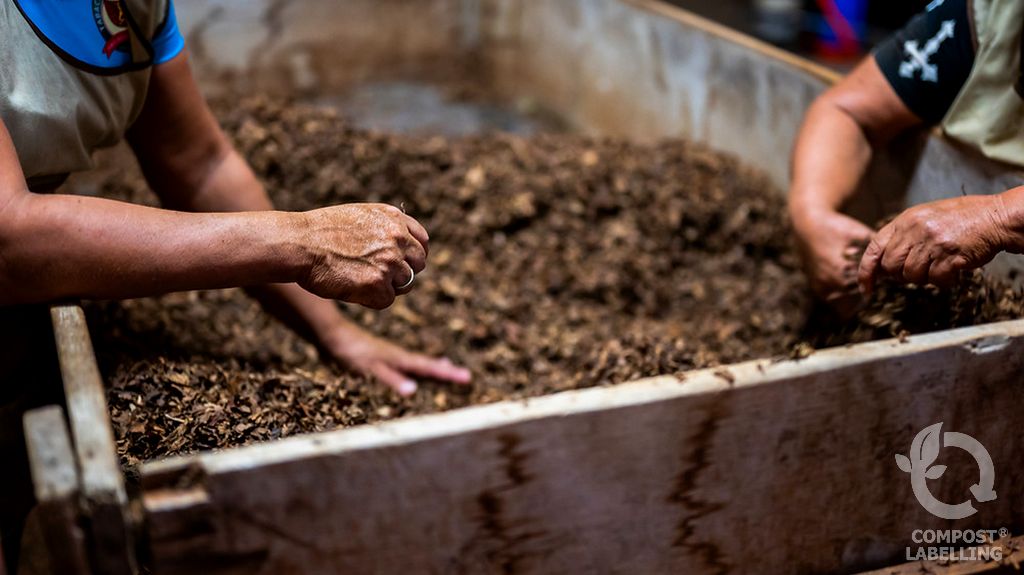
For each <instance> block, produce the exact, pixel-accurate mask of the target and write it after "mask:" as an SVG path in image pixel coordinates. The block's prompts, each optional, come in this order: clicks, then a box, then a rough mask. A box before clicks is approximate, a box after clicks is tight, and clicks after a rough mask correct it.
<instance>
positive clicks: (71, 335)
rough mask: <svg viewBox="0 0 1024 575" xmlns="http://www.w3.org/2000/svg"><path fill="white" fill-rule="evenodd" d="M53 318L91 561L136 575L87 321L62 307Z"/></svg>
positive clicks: (106, 569)
mask: <svg viewBox="0 0 1024 575" xmlns="http://www.w3.org/2000/svg"><path fill="white" fill-rule="evenodd" d="M51 318H52V320H53V327H54V337H55V339H56V344H57V355H58V357H59V360H60V369H61V377H62V378H63V380H64V394H65V397H66V399H67V409H68V419H69V421H70V424H71V432H72V436H73V438H74V447H75V453H76V455H77V458H78V462H79V468H80V469H81V479H80V481H81V494H82V498H83V501H84V507H85V509H84V511H85V512H86V513H87V514H88V517H89V529H90V533H91V535H92V539H91V544H92V552H93V560H94V561H95V565H96V569H97V571H98V572H99V573H111V574H118V575H119V574H127V573H134V572H135V571H136V566H135V560H134V555H133V551H134V544H133V542H132V541H133V540H132V534H131V529H132V521H131V517H130V515H129V512H128V505H127V503H128V497H127V494H126V492H125V485H124V475H123V474H122V472H121V467H120V465H119V463H118V460H117V449H116V444H115V443H114V432H113V429H112V427H111V425H110V415H109V413H108V411H107V403H106V395H105V391H104V389H103V381H102V379H101V378H100V372H99V368H98V367H97V365H96V357H95V354H94V353H93V348H92V342H91V340H90V338H89V330H88V327H87V326H86V323H85V315H84V313H83V312H82V309H81V308H80V307H78V306H77V305H64V306H55V307H53V308H52V310H51Z"/></svg>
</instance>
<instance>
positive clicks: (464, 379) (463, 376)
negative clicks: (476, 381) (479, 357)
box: [458, 368, 473, 383]
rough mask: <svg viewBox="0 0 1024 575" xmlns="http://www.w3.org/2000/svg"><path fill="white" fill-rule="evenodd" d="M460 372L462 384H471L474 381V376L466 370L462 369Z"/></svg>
mask: <svg viewBox="0 0 1024 575" xmlns="http://www.w3.org/2000/svg"><path fill="white" fill-rule="evenodd" d="M458 372H459V380H460V381H462V383H469V382H470V381H471V380H472V379H473V374H472V373H470V371H469V370H468V369H466V368H461V369H459V370H458Z"/></svg>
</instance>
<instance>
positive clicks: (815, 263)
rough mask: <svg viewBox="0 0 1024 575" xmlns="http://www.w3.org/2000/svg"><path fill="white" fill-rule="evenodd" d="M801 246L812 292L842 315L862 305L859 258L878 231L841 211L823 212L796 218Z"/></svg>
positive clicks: (812, 212)
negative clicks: (859, 289)
mask: <svg viewBox="0 0 1024 575" xmlns="http://www.w3.org/2000/svg"><path fill="white" fill-rule="evenodd" d="M793 220H794V227H795V229H796V237H797V245H798V248H799V251H800V256H801V259H802V260H803V264H804V271H805V273H806V274H807V278H808V281H809V282H810V285H811V290H812V291H813V292H814V294H815V296H817V297H818V298H819V299H821V300H822V301H824V302H826V303H828V304H829V305H830V306H831V307H832V308H833V309H835V310H836V311H837V312H839V313H840V314H842V315H849V314H850V313H852V312H853V310H854V309H855V308H856V306H857V304H858V303H859V302H860V294H859V293H858V292H857V256H858V255H859V252H860V248H858V246H864V245H867V243H868V241H869V240H870V238H871V236H872V235H873V234H874V230H872V229H871V228H869V227H868V226H866V225H864V224H862V223H861V222H859V221H857V220H855V219H853V218H851V217H849V216H846V215H843V214H841V213H839V212H837V211H833V210H828V209H821V210H817V211H811V212H806V213H803V214H800V215H799V216H795V217H794V218H793Z"/></svg>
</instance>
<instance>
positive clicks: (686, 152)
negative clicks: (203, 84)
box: [88, 98, 1024, 464]
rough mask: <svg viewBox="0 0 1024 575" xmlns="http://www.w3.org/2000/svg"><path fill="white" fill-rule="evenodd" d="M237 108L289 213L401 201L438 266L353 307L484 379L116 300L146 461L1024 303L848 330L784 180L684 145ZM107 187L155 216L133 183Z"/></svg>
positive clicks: (970, 293)
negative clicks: (404, 391) (414, 127)
mask: <svg viewBox="0 0 1024 575" xmlns="http://www.w3.org/2000/svg"><path fill="white" fill-rule="evenodd" d="M217 109H218V116H219V117H220V119H221V121H222V123H223V125H224V126H225V128H226V130H227V131H228V133H229V134H230V135H231V137H232V138H233V139H234V141H235V143H236V144H237V146H238V147H239V149H240V150H241V151H242V153H243V154H244V155H245V156H246V157H247V158H248V159H249V161H250V162H251V163H252V165H253V166H254V168H255V169H256V171H257V173H258V174H259V175H260V176H261V178H262V179H263V181H264V182H265V183H266V185H267V188H268V190H269V192H270V194H271V196H272V197H273V200H274V202H275V204H276V205H277V206H278V207H279V208H282V209H287V210H307V209H311V208H316V207H320V206H326V205H331V204H336V203H343V202H385V203H389V204H393V205H400V206H403V207H404V209H405V210H406V211H407V212H408V213H409V214H410V215H413V216H414V217H416V218H417V219H418V220H419V221H420V222H422V223H423V224H424V225H425V227H426V228H427V229H428V230H429V231H430V233H431V256H430V261H429V266H428V270H427V271H426V272H425V273H424V274H422V275H421V276H418V277H417V282H416V286H417V287H416V290H415V291H414V292H413V293H412V294H411V295H409V296H407V297H404V298H400V300H399V301H398V302H397V303H396V304H395V305H394V306H393V307H392V308H390V309H389V310H387V311H384V312H372V311H369V310H365V309H361V308H358V307H355V306H346V308H345V312H346V313H347V314H348V316H349V317H351V318H352V319H353V320H355V321H357V322H358V323H360V324H362V325H364V326H365V327H366V328H367V329H369V330H371V331H372V332H374V333H376V334H378V335H380V336H383V337H386V338H389V339H390V340H392V341H394V342H397V343H400V344H402V345H404V346H407V347H409V348H411V349H413V350H418V351H422V352H424V353H428V354H438V355H447V356H448V357H451V358H452V359H453V360H454V361H456V362H458V363H461V364H464V365H466V366H467V367H469V368H470V369H471V370H472V371H473V373H474V377H475V382H474V384H473V385H472V386H471V387H454V386H449V385H443V384H436V383H431V382H421V387H420V391H419V393H418V394H417V395H416V396H415V397H413V398H409V399H401V398H399V397H397V396H396V395H394V394H392V393H391V392H390V391H389V390H387V389H386V388H384V387H383V386H382V385H379V384H376V383H374V382H372V381H368V380H366V379H364V378H362V377H359V376H355V375H352V374H349V373H347V372H346V371H345V370H344V368H342V367H340V366H337V365H335V364H333V363H331V362H330V361H329V358H323V359H320V358H318V354H317V352H316V350H315V349H314V347H313V346H311V345H310V344H308V343H306V342H304V341H302V340H301V339H299V338H298V337H297V336H295V335H293V334H292V333H291V332H290V331H288V330H287V329H286V328H285V327H283V326H282V325H281V324H279V323H277V322H276V321H275V320H272V319H270V318H269V316H267V315H265V314H264V313H263V312H262V311H261V310H260V309H259V307H258V306H257V305H256V304H255V303H253V301H251V300H250V299H249V298H248V297H247V296H246V295H245V294H244V292H242V291H241V290H225V291H213V292H200V293H187V294H173V295H168V296H164V297H160V298H150V299H141V300H133V301H126V302H107V303H96V304H93V305H91V306H90V308H89V310H88V311H89V313H90V316H91V317H90V321H91V326H92V328H93V331H94V334H93V337H94V340H95V342H96V347H97V352H98V355H99V357H100V361H101V366H102V369H103V371H104V375H105V377H106V380H107V381H108V383H109V385H110V391H109V401H110V405H111V410H112V412H113V417H114V423H115V427H116V433H117V437H118V445H119V448H120V450H121V455H122V458H123V460H124V461H125V463H127V464H134V463H137V462H139V461H140V460H147V459H151V458H155V457H160V456H165V455H169V454H176V453H183V452H189V451H194V450H205V449H211V448H218V447H224V446H229V445H239V444H245V443H249V442H254V441H262V440H268V439H274V438H280V437H285V436H288V435H292V434H296V433H300V432H310V431H319V430H326V429H331V428H335V427H343V426H352V425H358V424H364V423H370V422H376V421H382V420H387V419H392V418H396V417H401V416H404V415H408V414H414V413H427V412H434V411H442V410H446V409H452V408H456V407H461V406H466V405H469V404H479V403H487V402H493V401H498V400H503V399H513V398H525V397H531V396H537V395H542V394H548V393H552V392H557V391H562V390H568V389H577V388H584V387H589V386H598V385H611V384H616V383H620V382H624V381H628V380H633V379H636V378H640V377H645V376H653V375H663V374H680V373H682V372H684V371H687V370H690V369H694V368H701V367H711V366H716V365H720V364H725V363H732V362H736V361H742V360H748V359H754V358H768V357H785V356H790V355H803V354H805V353H806V351H801V350H806V349H807V348H808V346H823V345H840V344H844V343H850V342H855V341H865V340H868V339H874V338H879V337H890V336H894V335H901V334H902V333H905V332H920V331H929V330H934V329H942V328H947V327H952V326H962V325H971V324H975V323H984V322H989V321H995V320H1001V319H1008V318H1012V317H1018V316H1020V315H1021V312H1022V310H1024V299H1022V298H1021V297H1020V296H1019V294H1017V293H1015V292H1013V291H1012V290H1010V289H1008V288H1006V287H1004V286H999V285H995V284H992V283H991V282H988V281H987V280H983V279H981V278H980V276H979V277H973V278H969V279H968V281H967V282H965V283H964V284H963V285H962V286H961V287H960V288H958V289H957V290H955V291H953V292H939V291H937V290H934V289H931V288H894V287H892V286H883V289H881V290H880V291H879V295H878V296H877V297H876V298H875V299H873V300H872V301H871V302H868V304H867V305H866V306H865V307H864V308H863V309H862V311H861V313H860V314H859V315H858V317H857V318H855V319H854V320H852V321H849V322H839V321H838V320H836V319H835V318H832V317H831V316H830V315H828V314H827V313H823V312H819V311H818V310H816V309H815V308H814V307H813V306H812V305H811V303H810V298H809V296H808V295H807V293H806V292H805V288H804V279H803V277H802V275H801V273H800V271H799V267H798V265H799V264H798V260H797V257H796V255H795V250H794V249H793V247H792V246H791V243H790V242H791V239H790V238H791V235H790V229H789V225H788V222H787V220H786V217H785V208H784V204H783V201H782V200H781V196H780V195H779V194H777V193H775V191H773V190H772V189H771V184H770V183H769V181H768V180H767V178H766V177H765V176H763V175H761V174H759V173H757V172H755V171H752V170H750V169H747V168H745V167H743V166H742V165H740V164H739V163H738V162H737V161H736V160H735V159H732V158H730V157H727V156H722V155H720V154H716V153H712V152H711V151H709V150H707V149H705V148H703V147H700V146H698V145H695V144H692V143H688V142H684V141H663V142H659V143H657V144H651V145H639V144H634V143H627V142H623V141H618V140H609V139H594V138H589V137H584V136H580V135H572V134H556V135H541V136H534V137H530V138H521V137H515V136H510V135H503V134H489V135H481V136H472V137H465V138H456V139H442V138H431V137H416V136H399V135H388V134H377V133H369V132H364V131H359V130H355V129H352V128H351V127H350V126H349V125H348V124H347V123H346V122H345V121H344V120H343V119H342V118H339V117H337V116H336V115H335V114H333V113H331V112H330V111H328V110H323V109H316V108H311V107H304V106H298V105H290V104H289V103H287V102H283V101H276V100H269V99H265V98H253V99H248V100H245V101H244V102H241V103H239V102H237V101H236V102H231V103H230V105H223V106H218V107H217ZM103 190H104V191H103V193H104V195H107V196H109V197H114V198H119V199H127V200H131V201H135V202H147V203H153V202H154V199H153V197H152V196H151V195H150V194H149V192H147V191H146V188H145V186H144V184H143V182H142V180H141V178H140V177H139V176H138V174H137V172H136V171H131V170H129V171H126V172H124V173H121V174H118V175H116V176H114V177H112V178H111V179H110V180H109V181H108V182H106V184H105V185H104V188H103Z"/></svg>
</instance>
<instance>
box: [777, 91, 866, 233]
mask: <svg viewBox="0 0 1024 575" xmlns="http://www.w3.org/2000/svg"><path fill="white" fill-rule="evenodd" d="M871 157H872V148H871V144H870V142H869V141H868V138H867V136H866V135H865V133H864V131H863V130H862V129H861V127H860V125H858V123H857V122H856V120H854V118H853V117H851V116H850V114H848V113H847V112H846V111H845V110H844V109H843V108H842V106H841V105H839V103H838V102H836V101H835V99H833V98H829V97H824V98H821V99H819V100H818V101H816V102H815V103H814V105H813V106H812V107H811V109H810V110H809V111H808V113H807V117H806V119H805V120H804V125H803V128H801V130H800V135H799V137H798V138H797V142H796V146H795V148H794V152H793V183H792V186H791V188H790V199H789V205H790V215H791V216H792V217H793V219H794V223H796V224H797V225H799V224H800V223H802V222H801V220H802V219H803V218H806V217H814V214H815V213H818V212H820V211H838V210H840V209H841V208H842V207H843V205H844V204H846V203H847V202H848V201H849V200H850V199H851V198H852V197H853V196H854V194H855V193H856V191H857V187H858V185H859V183H860V180H861V179H862V178H863V177H864V173H865V172H866V171H867V169H868V166H869V164H870V163H871Z"/></svg>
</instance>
